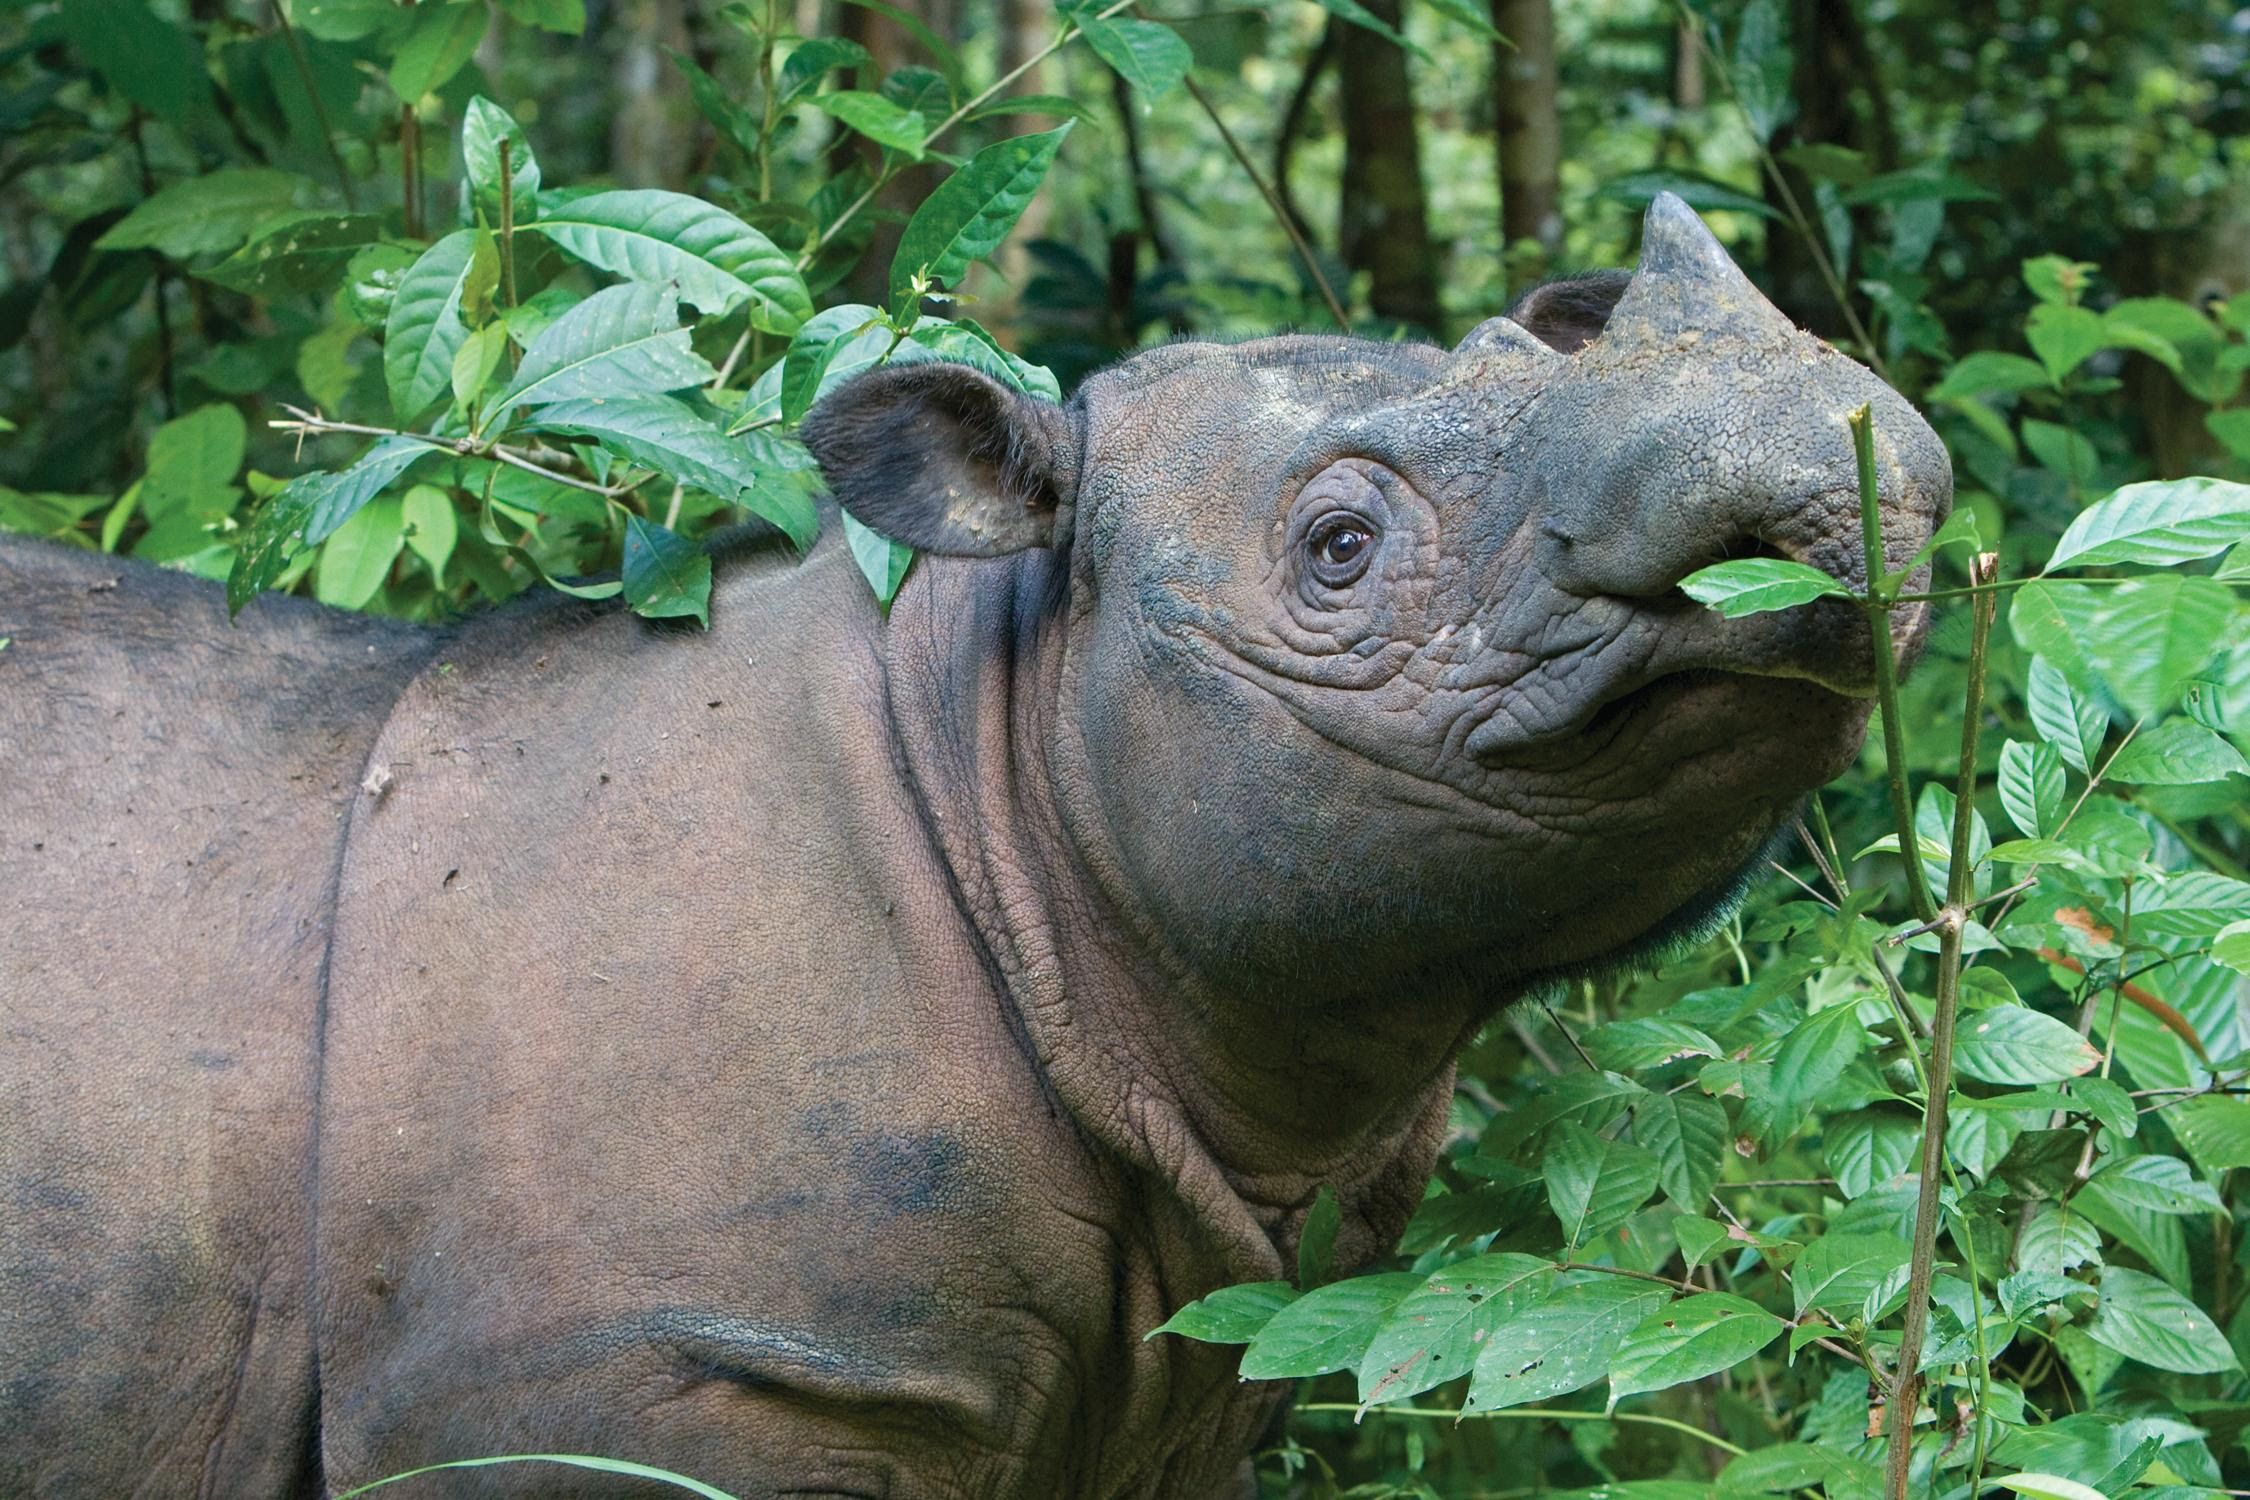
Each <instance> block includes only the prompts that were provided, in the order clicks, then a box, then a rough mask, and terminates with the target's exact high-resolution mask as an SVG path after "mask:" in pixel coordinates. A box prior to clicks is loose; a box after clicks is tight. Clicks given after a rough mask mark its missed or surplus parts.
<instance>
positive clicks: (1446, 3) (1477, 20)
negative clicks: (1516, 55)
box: [1424, 0, 1515, 48]
mask: <svg viewBox="0 0 2250 1500" xmlns="http://www.w3.org/2000/svg"><path fill="white" fill-rule="evenodd" d="M1424 3H1425V4H1427V5H1428V6H1429V7H1430V9H1432V10H1434V11H1436V12H1437V13H1438V14H1439V15H1441V16H1444V17H1445V18H1446V19H1447V20H1449V21H1452V22H1454V23H1456V24H1457V25H1461V26H1466V27H1468V28H1469V30H1471V31H1473V32H1475V33H1476V34H1477V35H1478V36H1481V37H1483V38H1484V39H1485V40H1486V41H1488V42H1502V43H1506V44H1507V45H1508V46H1510V47H1511V48H1512V47H1513V46H1514V45H1515V44H1514V43H1513V42H1509V41H1508V39H1507V38H1506V37H1504V36H1502V35H1501V34H1500V33H1499V31H1498V30H1496V29H1495V28H1494V26H1493V24H1492V17H1491V16H1490V14H1489V13H1488V12H1487V11H1486V9H1485V6H1484V5H1483V4H1482V0H1424Z"/></svg>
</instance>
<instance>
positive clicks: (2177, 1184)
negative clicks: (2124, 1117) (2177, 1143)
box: [2087, 1154, 2226, 1214]
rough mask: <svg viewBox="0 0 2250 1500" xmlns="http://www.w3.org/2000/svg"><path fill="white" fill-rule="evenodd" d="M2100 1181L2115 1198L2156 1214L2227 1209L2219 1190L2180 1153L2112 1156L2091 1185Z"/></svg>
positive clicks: (2100, 1184)
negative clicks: (2199, 1177)
mask: <svg viewBox="0 0 2250 1500" xmlns="http://www.w3.org/2000/svg"><path fill="white" fill-rule="evenodd" d="M2097 1185H2098V1186H2099V1188H2100V1190H2101V1192H2102V1194H2103V1195H2104V1196H2105V1197H2107V1198H2109V1199H2110V1200H2111V1201H2112V1202H2115V1203H2124V1204H2130V1205H2131V1206H2133V1207H2135V1208H2139V1209H2144V1210H2146V1211H2147V1212H2149V1213H2152V1214H2201V1213H2214V1214H2216V1213H2225V1212H2226V1205H2225V1204H2223V1203H2221V1202H2220V1201H2219V1195H2218V1193H2217V1191H2216V1190H2215V1189H2213V1188H2212V1186H2211V1185H2210V1184H2209V1183H2207V1182H2198V1181H2197V1180H2196V1177H2195V1174H2194V1173H2193V1172H2191V1171H2190V1170H2189V1169H2188V1164H2187V1163H2186V1162H2184V1161H2181V1160H2180V1159H2179V1158H2178V1157H2176V1156H2160V1155H2155V1154H2151V1155H2147V1156H2128V1157H2124V1158H2121V1159H2112V1160H2111V1161H2109V1162H2108V1163H2106V1164H2105V1165H2104V1166H2103V1167H2102V1169H2101V1170H2100V1171H2098V1172H2096V1173H2095V1174H2094V1175H2093V1176H2092V1177H2091V1178H2089V1179H2088V1180H2087V1187H2089V1188H2092V1187H2095V1186H2097Z"/></svg>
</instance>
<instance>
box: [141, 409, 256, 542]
mask: <svg viewBox="0 0 2250 1500" xmlns="http://www.w3.org/2000/svg"><path fill="white" fill-rule="evenodd" d="M248 436H249V434H248V432H247V430H246V428H245V426H244V424H243V421H242V413H241V412H240V411H238V410H236V409H235V408H234V407H233V406H230V405H228V404H226V403H224V402H214V403H212V404H211V405H209V406H201V407H197V408H196V409H195V410H194V411H191V412H189V413H187V415H185V416H181V417H174V418H173V419H172V420H171V421H169V422H166V423H165V424H164V425H163V426H161V427H159V428H157V429H156V431H155V433H153V434H152V435H151V436H150V438H149V440H148V472H147V474H146V476H145V477H144V478H143V480H142V490H141V511H142V513H143V514H144V515H148V516H151V517H155V516H160V515H162V514H164V513H165V512H167V511H171V510H174V509H177V508H179V507H181V506H185V505H193V504H195V503H196V502H198V501H209V500H212V499H214V498H215V499H216V500H217V502H218V511H217V513H218V514H219V515H224V514H225V513H226V512H228V511H231V510H232V509H233V508H234V502H235V498H236V495H237V491H236V490H235V487H234V476H235V475H236V474H237V473H238V472H240V470H241V468H242V455H243V448H244V444H245V443H246V441H247V439H248Z"/></svg>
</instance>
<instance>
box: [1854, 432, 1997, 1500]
mask: <svg viewBox="0 0 2250 1500" xmlns="http://www.w3.org/2000/svg"><path fill="white" fill-rule="evenodd" d="M1860 430H1861V429H1860V426H1859V424H1858V423H1856V422H1855V424H1854V427H1853V431H1854V434H1855V436H1856V435H1857V434H1858V433H1859V431H1860ZM1999 561H2000V560H1999V558H1998V557H1996V556H1995V555H1994V554H1992V553H1989V552H1987V553H1983V554H1981V555H1980V556H1979V557H1978V558H1977V559H1976V562H1975V563H1974V565H1973V566H1972V567H1971V568H1970V570H1969V576H1970V582H1971V583H1972V584H1975V585H1977V586H1979V587H1982V586H1984V585H1988V584H1990V583H1991V582H1992V581H1993V578H1994V575H1995V574H1996V572H1997V571H1998V568H1999ZM1999 603H2000V601H1999V598H1998V596H1997V595H1995V594H1992V593H1990V592H1985V593H1980V594H1978V595H1977V596H1976V598H1975V601H1974V603H1973V605H1972V614H1971V616H1970V635H1969V680H1968V686H1967V689H1966V691H1965V692H1964V694H1963V700H1962V705H1961V709H1962V722H1961V762H1960V774H1959V779H1958V780H1957V781H1956V782H1955V790H1954V809H1953V844H1952V848H1951V850H1950V851H1949V855H1948V865H1947V870H1946V880H1945V909H1944V910H1943V911H1942V912H1940V913H1938V914H1937V916H1936V918H1935V920H1936V922H1937V934H1938V962H1937V983H1936V986H1935V988H1936V991H1937V1005H1936V1016H1935V1018H1934V1019H1933V1021H1932V1023H1931V1027H1930V1064H1929V1068H1928V1070H1927V1073H1926V1077H1927V1083H1926V1086H1925V1089H1924V1100H1923V1105H1922V1160H1921V1168H1920V1182H1919V1184H1918V1191H1917V1195H1916V1199H1917V1201H1916V1203H1915V1209H1914V1251H1913V1259H1912V1260H1911V1261H1910V1263H1909V1266H1908V1272H1907V1283H1906V1285H1907V1291H1906V1321H1905V1326H1904V1328H1903V1329H1902V1330H1901V1331H1900V1334H1899V1344H1898V1368H1897V1372H1896V1373H1895V1374H1894V1375H1893V1377H1892V1380H1891V1391H1890V1419H1891V1432H1890V1454H1889V1458H1890V1462H1889V1465H1888V1473H1887V1480H1888V1484H1887V1487H1886V1488H1887V1493H1888V1495H1889V1497H1890V1500H1906V1487H1907V1481H1908V1478H1909V1477H1910V1475H1911V1473H1912V1470H1913V1466H1914V1408H1915V1407H1916V1406H1917V1405H1918V1404H1919V1403H1920V1399H1921V1385H1922V1380H1921V1373H1920V1370H1919V1369H1918V1368H1917V1367H1918V1366H1919V1365H1920V1364H1921V1362H1922V1342H1923V1339H1924V1336H1925V1335H1926V1334H1927V1333H1928V1331H1929V1320H1930V1280H1931V1277H1932V1275H1933V1274H1934V1273H1935V1269H1936V1264H1937V1231H1938V1215H1939V1212H1940V1210H1939V1205H1938V1187H1939V1183H1940V1180H1941V1179H1942V1178H1943V1177H1944V1175H1945V1172H1946V1160H1945V1107H1946V1100H1947V1098H1948V1096H1949V1095H1950V1094H1951V1093H1952V1091H1953V1033H1954V1021H1955V1018H1956V1017H1957V1016H1958V1015H1959V1013H1960V1001H1961V935H1962V932H1963V930H1964V929H1965V928H1966V927H1967V926H1968V920H1969V917H1968V912H1967V910H1966V907H1967V903H1968V899H1969V892H1970V890H1971V889H1972V886H1971V884H1970V881H1971V878H1972V875H1973V869H1972V865H1971V859H1970V848H1969V835H1970V831H1971V830H1972V829H1973V828H1974V826H1975V821H1974V819H1975V801H1976V790H1977V738H1978V734H1979V731H1980V729H1981V727H1982V722H1983V718H1984V673H1985V651H1986V647H1987V645H1988V643H1989V642H1990V640H1991V638H1992V620H1993V616H1994V615H1995V613H1997V612H1998V609H1999ZM1889 644H1890V642H1889V635H1888V630H1887V628H1886V630H1885V632H1884V637H1883V646H1884V647H1885V648H1886V651H1887V648H1888V646H1889ZM1894 769H1895V768H1894ZM1914 863H1915V864H1916V865H1919V864H1920V859H1919V858H1918V857H1917V858H1916V859H1915V861H1914ZM1970 1291H1971V1295H1972V1296H1976V1297H1982V1296H1983V1295H1984V1292H1983V1290H1982V1288H1979V1287H1972V1288H1971V1289H1970ZM1982 1421H1983V1418H1982V1415H1981V1414H1980V1415H1979V1416H1978V1423H1979V1435H1980V1438H1981V1434H1982ZM1979 1446H1980V1448H1981V1442H1980V1444H1979Z"/></svg>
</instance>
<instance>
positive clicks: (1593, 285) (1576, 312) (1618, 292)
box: [1508, 271, 1633, 354]
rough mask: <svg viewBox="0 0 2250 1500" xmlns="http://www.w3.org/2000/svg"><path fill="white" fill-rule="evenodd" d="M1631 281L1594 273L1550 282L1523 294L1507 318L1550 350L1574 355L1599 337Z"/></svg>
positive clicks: (1619, 275) (1627, 277)
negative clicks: (1538, 339) (1528, 331)
mask: <svg viewBox="0 0 2250 1500" xmlns="http://www.w3.org/2000/svg"><path fill="white" fill-rule="evenodd" d="M1632 279H1633V278H1632V276H1631V275H1630V274H1628V273H1626V272H1624V271H1594V272H1591V273H1589V274H1587V275H1584V276H1569V277H1565V278H1564V279H1563V280H1561V281H1550V282H1548V283H1547V284H1546V285H1545V286H1537V287H1533V288H1532V289H1531V290H1530V291H1529V292H1526V293H1525V294H1524V298H1523V300H1522V301H1521V302H1518V303H1517V304H1516V305H1515V307H1514V308H1512V309H1511V310H1510V311H1509V313H1508V316H1509V317H1511V318H1513V319H1514V320H1515V321H1516V322H1518V323H1520V324H1522V325H1523V326H1524V327H1525V328H1527V329H1529V330H1531V332H1532V333H1534V334H1536V335H1538V336H1539V338H1540V340H1541V341H1542V342H1544V343H1545V344H1546V345H1547V346H1548V347H1549V348H1551V349H1559V350H1561V351H1562V352H1563V353H1565V354H1576V353H1577V352H1578V351H1579V350H1581V349H1583V348H1585V347H1586V346H1587V345H1588V344H1590V343H1592V342H1593V341H1594V340H1595V339H1597V338H1599V337H1601V332H1602V329H1603V328H1604V327H1605V326H1606V325H1607V324H1608V322H1609V315H1610V313H1611V312H1613V311H1614V310H1615V309H1616V307H1617V299H1618V298H1620V297H1622V296H1624V295H1625V288H1626V287H1627V285H1629V284H1630V283H1631V282H1632Z"/></svg>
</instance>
